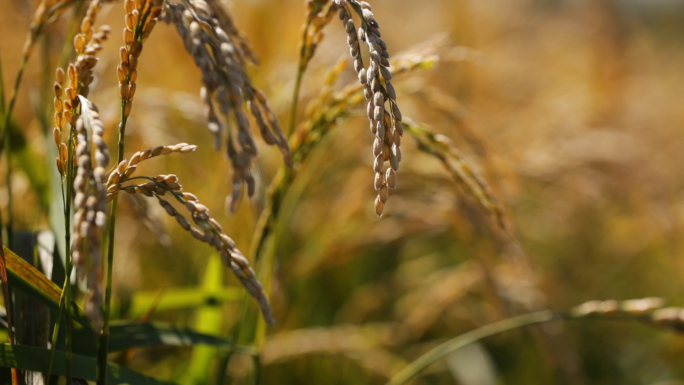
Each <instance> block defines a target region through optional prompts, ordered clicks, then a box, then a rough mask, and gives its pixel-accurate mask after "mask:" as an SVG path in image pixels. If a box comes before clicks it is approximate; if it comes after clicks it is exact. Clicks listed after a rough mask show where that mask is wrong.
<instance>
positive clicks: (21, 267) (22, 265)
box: [3, 246, 92, 330]
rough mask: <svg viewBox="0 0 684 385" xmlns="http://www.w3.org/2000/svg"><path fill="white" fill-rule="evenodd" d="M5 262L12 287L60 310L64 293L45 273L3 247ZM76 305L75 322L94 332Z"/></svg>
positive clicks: (72, 307) (73, 310) (73, 308)
mask: <svg viewBox="0 0 684 385" xmlns="http://www.w3.org/2000/svg"><path fill="white" fill-rule="evenodd" d="M3 250H4V252H5V262H6V264H7V278H8V280H9V284H10V286H13V287H16V288H17V289H19V290H21V291H23V292H24V293H26V294H28V295H30V296H31V297H33V299H35V300H36V301H38V302H41V303H43V304H44V305H47V306H48V307H49V308H50V309H52V310H55V311H57V310H59V297H60V294H61V293H62V291H61V290H60V288H59V287H57V285H55V284H54V283H53V282H52V281H50V280H49V279H48V278H47V277H46V276H45V275H43V273H41V272H40V271H39V270H37V269H36V268H34V267H33V266H31V265H29V264H28V263H26V262H25V261H24V260H23V259H21V258H20V257H18V256H17V255H16V254H14V253H13V252H12V251H11V250H10V249H8V248H6V247H4V246H3ZM82 313H83V312H82V311H81V310H80V309H79V308H78V306H77V305H76V304H74V303H73V302H72V304H71V314H72V317H73V319H74V320H75V321H77V322H78V323H80V324H81V325H83V326H84V327H86V328H88V329H91V330H92V325H91V323H90V321H89V320H88V319H87V318H86V317H85V316H84V315H83V314H82Z"/></svg>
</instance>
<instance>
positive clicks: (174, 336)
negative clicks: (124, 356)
mask: <svg viewBox="0 0 684 385" xmlns="http://www.w3.org/2000/svg"><path fill="white" fill-rule="evenodd" d="M109 331H110V335H111V337H112V340H111V342H110V344H109V352H110V353H112V352H118V351H122V350H126V349H131V348H144V347H155V346H178V347H190V346H195V345H205V346H211V347H214V348H216V349H218V350H221V351H235V352H239V353H242V354H247V355H253V354H255V349H254V348H252V347H250V346H245V345H236V344H235V343H233V342H232V341H229V340H226V339H223V338H220V337H216V336H212V335H209V334H206V333H201V332H198V331H196V330H192V329H188V328H178V327H174V326H170V325H164V324H159V323H143V322H126V323H120V324H112V325H111V327H110V330H109ZM74 341H75V343H74V351H77V352H78V353H79V354H83V355H88V356H92V355H95V354H96V349H95V344H96V336H95V335H94V334H93V333H92V331H89V330H85V329H80V330H77V331H74Z"/></svg>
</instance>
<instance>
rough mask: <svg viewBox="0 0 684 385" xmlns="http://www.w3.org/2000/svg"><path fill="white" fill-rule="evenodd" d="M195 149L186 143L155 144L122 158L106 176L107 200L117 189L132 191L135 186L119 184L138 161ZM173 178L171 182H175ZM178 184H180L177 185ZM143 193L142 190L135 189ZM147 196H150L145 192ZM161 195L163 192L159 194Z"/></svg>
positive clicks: (110, 199) (134, 168)
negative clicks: (128, 186)
mask: <svg viewBox="0 0 684 385" xmlns="http://www.w3.org/2000/svg"><path fill="white" fill-rule="evenodd" d="M196 149H197V146H195V145H192V144H187V143H178V144H175V145H172V146H157V147H154V148H148V149H147V150H144V151H138V152H136V153H135V154H133V155H132V156H131V158H130V159H128V160H125V159H124V160H122V161H121V163H119V164H118V165H117V167H116V168H115V169H114V170H112V172H111V173H110V174H109V177H108V178H107V183H105V188H106V189H107V202H111V201H112V199H114V196H115V195H116V194H117V193H118V192H119V190H122V189H124V190H125V191H126V192H129V193H134V192H136V191H135V188H132V190H133V191H131V188H124V187H123V186H122V185H121V184H122V183H123V182H126V181H127V180H128V179H129V178H131V176H133V173H135V170H136V169H137V167H138V163H140V162H142V161H145V160H147V159H150V158H154V157H157V156H160V155H169V154H173V153H180V154H187V153H189V152H193V151H195V150H196ZM177 181H178V180H177V178H176V180H174V181H173V182H177ZM179 186H180V185H179ZM137 192H141V193H143V194H144V192H143V191H137ZM145 195H147V196H151V195H148V194H145ZM160 195H163V194H160Z"/></svg>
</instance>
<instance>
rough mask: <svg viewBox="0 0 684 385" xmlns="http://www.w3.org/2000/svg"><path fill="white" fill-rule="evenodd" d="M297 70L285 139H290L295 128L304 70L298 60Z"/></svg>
mask: <svg viewBox="0 0 684 385" xmlns="http://www.w3.org/2000/svg"><path fill="white" fill-rule="evenodd" d="M299 60H300V63H299V69H298V70H297V80H295V86H294V91H293V92H292V106H291V107H290V123H289V124H288V126H287V137H288V138H289V137H291V136H292V133H293V132H294V128H295V121H296V118H297V104H298V103H299V91H300V89H301V88H302V78H303V77H304V69H303V68H302V63H301V60H302V58H301V57H300V58H299Z"/></svg>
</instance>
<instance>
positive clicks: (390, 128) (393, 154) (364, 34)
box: [336, 0, 404, 216]
mask: <svg viewBox="0 0 684 385" xmlns="http://www.w3.org/2000/svg"><path fill="white" fill-rule="evenodd" d="M336 3H337V4H338V5H339V7H340V11H339V17H340V20H342V23H343V24H344V28H345V30H346V31H347V44H348V45H349V53H350V55H351V56H352V58H354V70H355V71H356V72H357V74H358V77H359V82H361V84H363V85H364V96H365V97H366V100H368V107H367V115H368V120H369V121H370V130H371V132H372V133H373V135H375V141H374V142H373V156H374V157H375V161H374V163H373V171H374V172H375V182H374V187H375V190H376V191H378V196H377V198H376V199H375V213H376V214H377V215H378V216H382V213H383V210H384V206H385V203H386V202H387V198H388V196H389V189H394V188H396V187H397V175H396V171H397V170H398V169H399V162H401V148H400V146H401V137H402V135H403V134H404V129H403V126H402V123H401V120H402V117H401V111H400V110H399V107H398V106H397V95H396V92H395V91H394V87H393V86H392V83H391V80H392V74H391V72H390V70H389V60H388V59H389V52H388V51H387V44H385V42H384V41H383V40H382V38H381V33H380V25H379V24H378V22H377V20H375V16H374V15H373V12H372V11H371V6H370V4H368V3H367V2H365V1H356V0H336ZM350 7H351V9H353V10H354V11H355V12H356V13H357V14H359V16H360V18H361V22H362V27H359V29H358V31H357V29H356V26H355V24H354V20H353V19H352V16H351V13H350V10H349V8H350ZM360 41H362V42H364V43H366V46H367V47H368V50H369V52H370V64H369V66H368V68H364V65H363V60H362V58H361V52H360ZM386 162H389V167H387V168H385V163H386Z"/></svg>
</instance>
